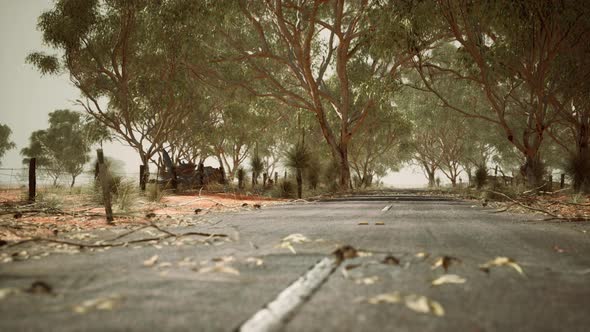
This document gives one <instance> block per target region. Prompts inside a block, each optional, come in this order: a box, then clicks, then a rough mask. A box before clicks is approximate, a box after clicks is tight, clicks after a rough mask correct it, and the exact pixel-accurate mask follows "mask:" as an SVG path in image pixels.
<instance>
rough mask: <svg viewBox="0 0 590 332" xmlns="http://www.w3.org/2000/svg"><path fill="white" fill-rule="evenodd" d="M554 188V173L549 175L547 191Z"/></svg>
mask: <svg viewBox="0 0 590 332" xmlns="http://www.w3.org/2000/svg"><path fill="white" fill-rule="evenodd" d="M552 190H553V175H549V183H548V184H547V189H546V191H552Z"/></svg>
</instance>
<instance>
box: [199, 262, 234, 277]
mask: <svg viewBox="0 0 590 332" xmlns="http://www.w3.org/2000/svg"><path fill="white" fill-rule="evenodd" d="M197 272H199V273H227V274H233V275H236V276H239V275H240V271H238V270H236V269H235V268H233V267H231V266H225V265H223V264H216V265H214V266H206V267H203V268H200V269H198V270H197Z"/></svg>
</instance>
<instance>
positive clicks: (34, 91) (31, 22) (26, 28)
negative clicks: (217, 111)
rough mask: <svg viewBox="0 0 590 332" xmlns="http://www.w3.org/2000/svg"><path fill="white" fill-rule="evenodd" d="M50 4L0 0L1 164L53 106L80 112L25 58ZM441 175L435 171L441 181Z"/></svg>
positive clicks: (135, 161)
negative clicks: (7, 131) (6, 144)
mask: <svg viewBox="0 0 590 332" xmlns="http://www.w3.org/2000/svg"><path fill="white" fill-rule="evenodd" d="M52 6H53V1H52V0H0V40H1V41H2V46H3V47H2V51H1V53H0V73H1V79H0V123H2V124H7V125H8V126H9V127H10V128H11V129H12V136H11V139H12V141H14V142H15V143H16V145H17V147H16V149H12V150H10V151H8V152H7V153H6V154H5V155H4V157H3V158H2V165H1V166H0V167H2V168H21V167H23V166H22V163H21V160H22V156H20V154H19V152H20V150H21V149H22V148H23V147H26V146H27V145H28V139H29V136H30V134H31V132H33V131H35V130H39V129H45V128H47V126H48V123H47V120H48V113H49V112H51V111H54V110H57V109H64V108H68V109H72V110H81V109H80V108H79V107H78V106H75V105H74V100H75V99H77V98H78V97H79V92H78V91H77V89H76V88H75V87H74V86H73V85H72V84H71V83H70V81H69V79H68V77H67V75H62V76H59V77H56V76H43V77H42V76H41V74H40V73H39V72H38V71H37V70H36V69H35V68H33V67H32V66H31V65H29V64H26V63H25V57H26V56H27V54H29V53H30V52H32V51H39V50H46V48H44V46H43V45H42V42H41V33H40V32H39V31H37V18H38V17H39V15H40V14H41V13H42V12H43V11H45V10H48V9H50V8H51V7H52ZM104 150H105V155H107V156H113V157H115V158H116V159H119V160H122V161H123V162H125V171H126V172H129V173H135V172H138V170H137V168H138V165H139V164H140V161H139V158H138V157H137V154H136V153H135V151H134V150H132V149H131V148H129V147H126V146H122V145H121V144H119V143H112V144H108V145H105V147H104ZM443 178H444V177H443V176H442V175H441V179H443ZM384 182H385V183H387V184H390V185H394V186H397V187H416V186H423V185H425V184H426V182H427V181H426V179H425V178H424V175H423V174H422V172H421V171H420V170H419V169H416V168H413V167H411V168H405V169H403V170H402V171H401V172H399V173H394V174H391V175H389V176H387V177H386V178H385V179H384ZM443 182H444V181H443Z"/></svg>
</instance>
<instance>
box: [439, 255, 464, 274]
mask: <svg viewBox="0 0 590 332" xmlns="http://www.w3.org/2000/svg"><path fill="white" fill-rule="evenodd" d="M453 261H455V262H458V263H460V262H461V260H460V259H458V258H455V257H451V256H442V257H439V258H437V259H436V261H435V262H434V264H433V265H432V269H433V270H434V269H436V268H438V267H441V266H442V268H443V269H444V270H445V272H447V271H448V270H449V267H450V266H451V264H452V263H453Z"/></svg>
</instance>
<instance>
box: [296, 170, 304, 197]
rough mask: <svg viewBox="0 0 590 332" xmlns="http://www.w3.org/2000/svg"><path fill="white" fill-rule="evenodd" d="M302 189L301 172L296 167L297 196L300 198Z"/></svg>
mask: <svg viewBox="0 0 590 332" xmlns="http://www.w3.org/2000/svg"><path fill="white" fill-rule="evenodd" d="M302 191H303V172H302V170H301V169H300V168H298V169H297V198H299V199H301V196H302Z"/></svg>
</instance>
